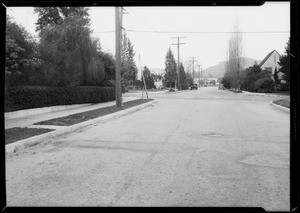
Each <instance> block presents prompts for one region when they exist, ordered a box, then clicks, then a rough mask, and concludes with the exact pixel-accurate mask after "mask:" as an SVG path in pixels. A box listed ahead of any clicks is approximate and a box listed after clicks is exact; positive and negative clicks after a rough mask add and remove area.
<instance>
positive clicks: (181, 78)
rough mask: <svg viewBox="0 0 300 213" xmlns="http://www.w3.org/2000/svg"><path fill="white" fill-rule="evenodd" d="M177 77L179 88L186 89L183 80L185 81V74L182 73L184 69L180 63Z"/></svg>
mask: <svg viewBox="0 0 300 213" xmlns="http://www.w3.org/2000/svg"><path fill="white" fill-rule="evenodd" d="M179 76H180V85H181V88H182V89H186V87H185V86H184V82H185V79H186V73H185V71H184V67H183V65H182V63H180V66H179Z"/></svg>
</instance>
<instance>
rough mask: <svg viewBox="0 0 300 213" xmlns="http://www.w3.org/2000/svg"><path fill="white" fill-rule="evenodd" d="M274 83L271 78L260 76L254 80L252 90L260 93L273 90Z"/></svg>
mask: <svg viewBox="0 0 300 213" xmlns="http://www.w3.org/2000/svg"><path fill="white" fill-rule="evenodd" d="M274 89H275V83H274V81H273V80H272V79H271V78H261V79H258V80H257V81H255V84H254V91H255V92H262V93H271V92H274Z"/></svg>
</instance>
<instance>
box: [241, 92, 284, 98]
mask: <svg viewBox="0 0 300 213" xmlns="http://www.w3.org/2000/svg"><path fill="white" fill-rule="evenodd" d="M242 93H243V94H245V95H249V96H268V97H286V96H285V95H274V94H271V93H270V94H266V93H252V92H251V93H250V92H244V91H243V92H242Z"/></svg>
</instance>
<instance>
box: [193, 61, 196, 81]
mask: <svg viewBox="0 0 300 213" xmlns="http://www.w3.org/2000/svg"><path fill="white" fill-rule="evenodd" d="M195 58H197V57H193V84H194V78H195V67H194V63H195V62H197V60H195Z"/></svg>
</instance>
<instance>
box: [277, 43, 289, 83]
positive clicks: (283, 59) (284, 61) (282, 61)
mask: <svg viewBox="0 0 300 213" xmlns="http://www.w3.org/2000/svg"><path fill="white" fill-rule="evenodd" d="M278 64H279V65H280V66H281V67H280V69H279V72H281V73H283V75H282V78H283V80H285V81H286V82H287V83H288V84H289V83H290V39H289V40H288V42H287V45H286V47H285V55H282V56H280V58H279V62H278Z"/></svg>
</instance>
